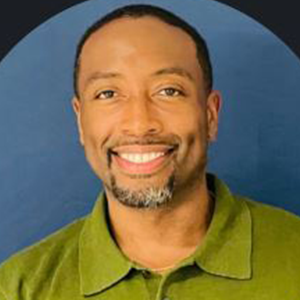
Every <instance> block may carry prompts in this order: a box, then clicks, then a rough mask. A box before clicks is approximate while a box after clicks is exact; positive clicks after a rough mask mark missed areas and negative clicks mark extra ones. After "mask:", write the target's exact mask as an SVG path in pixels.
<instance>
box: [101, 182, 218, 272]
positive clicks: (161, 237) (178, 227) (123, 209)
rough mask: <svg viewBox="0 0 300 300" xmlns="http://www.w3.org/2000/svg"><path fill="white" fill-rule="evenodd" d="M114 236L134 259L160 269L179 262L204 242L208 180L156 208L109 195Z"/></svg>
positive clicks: (209, 211)
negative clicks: (142, 206)
mask: <svg viewBox="0 0 300 300" xmlns="http://www.w3.org/2000/svg"><path fill="white" fill-rule="evenodd" d="M107 198H108V211H109V217H110V222H111V227H112V231H113V234H114V237H115V239H116V241H117V243H118V245H119V247H120V248H121V250H122V252H123V253H124V254H125V255H126V256H127V257H128V258H129V259H131V260H132V261H135V262H137V263H139V264H140V265H142V266H144V267H147V268H150V269H153V270H154V271H155V269H157V270H164V269H168V268H169V267H170V268H171V267H172V266H173V265H176V264H177V263H178V262H180V261H181V260H182V259H184V258H186V257H188V256H189V255H191V254H192V253H193V252H194V251H195V249H196V247H197V246H198V245H199V244H200V243H201V241H202V239H203V237H204V236H205V233H206V231H207V228H208V225H209V223H210V217H211V206H212V202H211V201H210V198H209V193H208V190H207V184H206V179H205V176H204V179H203V181H202V182H201V184H199V185H198V186H197V187H196V188H195V189H194V190H192V191H191V190H189V191H188V193H185V192H181V193H180V194H179V193H176V196H175V197H174V198H173V199H172V200H171V201H170V203H169V204H167V205H166V206H162V207H159V208H156V209H138V208H132V207H127V206H125V205H123V204H121V203H119V202H118V201H117V200H114V199H112V198H111V197H110V195H109V194H107Z"/></svg>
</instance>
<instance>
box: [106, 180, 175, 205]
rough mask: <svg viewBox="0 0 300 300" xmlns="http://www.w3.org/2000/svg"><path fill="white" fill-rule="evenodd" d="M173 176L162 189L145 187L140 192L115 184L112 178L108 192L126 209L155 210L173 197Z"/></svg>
mask: <svg viewBox="0 0 300 300" xmlns="http://www.w3.org/2000/svg"><path fill="white" fill-rule="evenodd" d="M174 187H175V175H174V174H172V175H171V176H170V177H169V179H168V181H167V183H166V184H165V185H164V186H162V187H154V186H150V187H146V188H144V189H140V190H130V189H126V188H123V187H121V186H119V185H118V184H117V181H116V179H115V177H114V176H111V178H110V187H109V190H110V191H111V193H112V194H113V196H114V198H115V199H116V200H117V201H119V202H120V203H122V204H123V205H125V206H127V207H134V208H140V209H156V208H158V207H161V206H163V205H166V204H167V203H168V202H170V200H171V199H172V197H173V194H174Z"/></svg>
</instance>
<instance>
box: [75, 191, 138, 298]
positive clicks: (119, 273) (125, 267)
mask: <svg viewBox="0 0 300 300" xmlns="http://www.w3.org/2000/svg"><path fill="white" fill-rule="evenodd" d="M104 198H105V197H104V194H103V193H102V194H100V196H99V197H98V201H97V202H96V204H95V207H94V209H93V211H92V213H91V215H90V216H88V217H87V219H86V221H85V224H84V227H83V229H82V232H81V234H80V239H79V274H80V288H81V293H82V294H84V295H92V294H95V293H97V292H101V291H103V290H104V289H106V288H109V287H110V286H111V285H113V284H115V283H117V282H118V281H120V280H121V279H122V278H124V277H125V276H126V275H127V274H128V273H129V271H130V269H131V268H132V263H131V262H130V261H129V260H128V259H127V258H126V257H125V256H124V255H123V254H122V252H121V251H120V249H119V248H118V246H117V244H116V243H115V241H114V239H113V238H112V235H111V233H110V230H109V226H108V218H107V207H106V200H105V199H104Z"/></svg>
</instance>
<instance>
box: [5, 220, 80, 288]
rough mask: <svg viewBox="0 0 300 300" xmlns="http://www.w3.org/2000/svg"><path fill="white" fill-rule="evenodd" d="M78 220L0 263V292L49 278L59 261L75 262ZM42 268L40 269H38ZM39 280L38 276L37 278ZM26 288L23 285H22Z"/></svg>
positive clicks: (78, 232) (60, 262)
mask: <svg viewBox="0 0 300 300" xmlns="http://www.w3.org/2000/svg"><path fill="white" fill-rule="evenodd" d="M84 219H85V218H82V219H78V220H76V221H74V222H73V223H71V224H69V225H67V226H65V227H63V228H62V229H60V230H58V231H57V232H55V233H53V234H51V235H49V236H48V237H46V238H45V239H43V240H41V241H40V242H38V243H36V244H34V245H32V246H30V247H28V248H25V249H24V250H22V251H20V252H18V253H16V254H14V255H13V256H11V257H10V258H9V259H8V260H6V261H5V262H4V263H2V264H1V266H0V293H1V289H2V290H3V291H2V292H3V293H5V291H6V290H7V291H14V290H16V291H17V289H21V288H23V287H22V285H24V283H25V282H26V284H28V285H30V282H32V281H36V280H38V278H39V277H40V276H42V275H43V274H44V275H47V276H48V277H49V276H50V277H51V274H52V273H55V271H56V270H55V268H57V267H58V266H60V265H61V264H62V262H64V261H66V260H68V261H72V260H73V261H75V260H76V258H77V252H78V239H79V235H80V232H81V229H82V226H83V224H84ZM41 270H42V272H40V271H41ZM41 280H42V279H41ZM25 288H26V287H25Z"/></svg>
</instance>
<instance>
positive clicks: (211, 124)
mask: <svg viewBox="0 0 300 300" xmlns="http://www.w3.org/2000/svg"><path fill="white" fill-rule="evenodd" d="M221 103H222V97H221V94H220V92H219V91H212V92H211V93H210V94H209V96H208V98H207V102H206V105H207V138H208V141H209V142H213V141H215V140H216V138H217V134H218V123H219V112H220V108H221Z"/></svg>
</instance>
